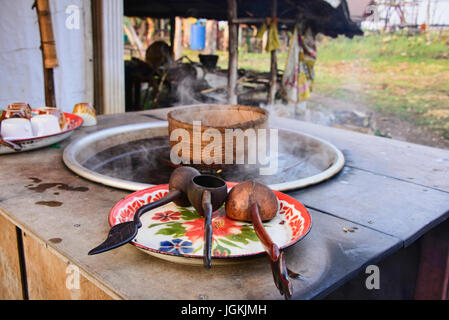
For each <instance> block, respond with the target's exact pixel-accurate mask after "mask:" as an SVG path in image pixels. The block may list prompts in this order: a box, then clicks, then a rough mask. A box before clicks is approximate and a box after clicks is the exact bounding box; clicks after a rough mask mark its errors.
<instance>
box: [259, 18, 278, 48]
mask: <svg viewBox="0 0 449 320" xmlns="http://www.w3.org/2000/svg"><path fill="white" fill-rule="evenodd" d="M267 29H268V40H267V46H266V48H265V50H266V51H268V52H271V51H273V50H277V49H279V48H280V47H281V42H280V41H279V34H278V28H277V23H276V19H271V18H267V22H266V23H264V24H263V25H262V26H261V27H260V28H259V30H258V31H257V34H256V38H258V39H260V38H262V37H263V35H264V34H265V32H266V31H267Z"/></svg>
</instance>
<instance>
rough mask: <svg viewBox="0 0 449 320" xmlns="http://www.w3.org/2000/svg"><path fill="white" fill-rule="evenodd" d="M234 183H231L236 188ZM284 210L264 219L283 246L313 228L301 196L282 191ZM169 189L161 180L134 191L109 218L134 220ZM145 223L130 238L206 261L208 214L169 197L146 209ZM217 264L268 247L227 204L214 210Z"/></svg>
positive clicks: (175, 256) (150, 249)
mask: <svg viewBox="0 0 449 320" xmlns="http://www.w3.org/2000/svg"><path fill="white" fill-rule="evenodd" d="M233 185H235V183H228V187H229V188H231V187H232V186H233ZM274 192H275V194H276V196H277V197H278V199H279V206H280V209H279V212H278V214H277V215H276V217H275V218H274V219H272V220H271V221H268V222H265V223H264V226H265V227H266V230H267V232H268V233H269V234H270V236H271V237H272V239H273V241H274V242H275V243H276V244H277V245H278V246H279V247H280V248H281V249H282V248H287V247H289V246H291V245H293V244H295V243H296V242H298V241H299V240H301V239H302V238H303V237H304V236H305V235H306V234H307V233H308V232H309V230H310V228H311V222H312V221H311V217H310V215H309V213H308V211H307V209H306V208H305V207H304V206H303V205H302V204H301V203H299V202H298V201H297V200H295V199H293V198H291V197H289V196H287V195H285V194H283V193H280V192H277V191H274ZM167 193H168V185H158V186H154V187H151V188H148V189H144V190H140V191H137V192H134V193H132V194H130V195H129V196H127V197H126V198H124V199H122V200H121V201H119V202H118V203H117V204H116V205H115V206H114V207H113V208H112V210H111V212H110V214H109V224H110V226H111V227H112V226H114V225H116V224H119V223H122V222H126V221H131V220H132V219H133V216H134V213H135V211H136V210H137V209H138V208H139V207H141V206H142V205H144V204H146V203H150V202H154V201H156V200H158V199H160V198H162V197H163V196H165V195H166V194H167ZM141 220H142V227H141V228H140V229H139V232H138V234H137V236H136V238H135V239H134V240H133V241H131V243H132V244H133V245H135V246H136V247H137V248H139V249H142V250H144V251H145V252H147V253H148V254H151V255H154V256H157V257H159V258H162V259H165V260H169V261H173V262H178V263H185V264H198V265H202V264H203V261H202V258H203V235H204V218H203V217H201V216H200V215H199V214H198V213H197V212H196V211H195V209H193V208H192V207H189V208H183V207H178V206H177V205H175V204H174V203H169V204H166V205H164V206H161V207H159V208H157V209H154V210H152V211H149V212H147V213H145V214H144V215H142V217H141ZM212 225H213V243H212V258H213V262H212V264H213V265H217V264H224V263H230V262H231V263H232V262H239V261H242V259H243V258H249V257H254V256H258V255H262V254H264V253H265V250H264V248H263V246H262V243H261V242H260V241H259V238H258V237H257V235H256V233H255V231H254V229H253V226H252V223H246V222H241V221H235V220H232V219H228V218H227V217H226V214H225V210H224V207H222V208H221V209H219V210H217V211H216V212H214V213H213V216H212Z"/></svg>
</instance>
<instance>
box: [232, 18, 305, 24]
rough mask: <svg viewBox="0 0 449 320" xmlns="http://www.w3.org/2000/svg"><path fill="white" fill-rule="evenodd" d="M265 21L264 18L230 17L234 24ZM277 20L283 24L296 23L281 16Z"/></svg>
mask: <svg viewBox="0 0 449 320" xmlns="http://www.w3.org/2000/svg"><path fill="white" fill-rule="evenodd" d="M266 21H267V19H266V18H252V17H249V18H235V19H232V23H235V24H251V23H264V22H266ZM277 21H278V23H285V24H296V22H297V21H296V20H295V19H282V18H280V19H278V20H277Z"/></svg>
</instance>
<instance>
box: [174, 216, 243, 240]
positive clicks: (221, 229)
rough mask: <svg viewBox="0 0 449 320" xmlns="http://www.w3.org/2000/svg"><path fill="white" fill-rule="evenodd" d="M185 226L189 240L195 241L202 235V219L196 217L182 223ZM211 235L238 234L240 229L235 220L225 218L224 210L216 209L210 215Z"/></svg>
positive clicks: (201, 237)
mask: <svg viewBox="0 0 449 320" xmlns="http://www.w3.org/2000/svg"><path fill="white" fill-rule="evenodd" d="M183 226H184V227H185V228H186V230H187V231H186V237H188V238H189V240H190V241H192V242H196V241H198V240H202V239H203V237H204V219H203V218H201V219H196V220H193V221H187V222H184V223H183ZM212 227H213V228H212V229H213V234H212V237H214V238H215V237H226V236H229V235H233V234H239V233H240V232H241V231H240V230H241V229H242V227H241V226H240V225H238V224H237V223H236V222H235V221H233V220H231V219H227V218H226V216H225V214H224V212H221V211H218V212H216V214H214V215H213V216H212Z"/></svg>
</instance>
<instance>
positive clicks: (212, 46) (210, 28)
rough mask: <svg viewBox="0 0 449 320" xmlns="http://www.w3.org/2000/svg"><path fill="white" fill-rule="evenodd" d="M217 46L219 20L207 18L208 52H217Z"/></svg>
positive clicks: (206, 48)
mask: <svg viewBox="0 0 449 320" xmlns="http://www.w3.org/2000/svg"><path fill="white" fill-rule="evenodd" d="M216 48H217V22H216V21H215V20H207V22H206V47H205V49H204V51H205V52H206V54H215V50H216Z"/></svg>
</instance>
